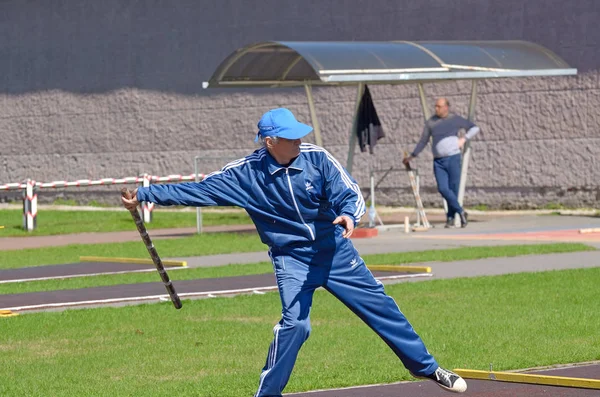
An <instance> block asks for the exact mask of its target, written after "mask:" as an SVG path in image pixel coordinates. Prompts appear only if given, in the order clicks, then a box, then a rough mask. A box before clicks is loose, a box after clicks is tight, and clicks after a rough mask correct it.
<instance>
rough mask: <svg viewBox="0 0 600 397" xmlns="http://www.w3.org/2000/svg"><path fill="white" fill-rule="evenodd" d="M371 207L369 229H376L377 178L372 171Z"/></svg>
mask: <svg viewBox="0 0 600 397" xmlns="http://www.w3.org/2000/svg"><path fill="white" fill-rule="evenodd" d="M370 179H371V206H370V207H369V227H375V217H376V216H377V211H376V210H375V177H374V176H373V171H371V178H370Z"/></svg>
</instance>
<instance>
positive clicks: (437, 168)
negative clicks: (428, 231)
mask: <svg viewBox="0 0 600 397" xmlns="http://www.w3.org/2000/svg"><path fill="white" fill-rule="evenodd" d="M461 158H462V156H461V154H460V153H459V154H455V155H454V156H448V157H440V158H437V159H434V160H433V173H434V174H435V180H436V181H437V186H438V191H439V192H440V194H441V195H442V197H444V199H445V200H446V203H448V213H447V214H446V216H447V219H454V216H455V215H456V214H461V213H462V212H463V209H462V207H461V206H460V204H458V186H459V184H460V166H461Z"/></svg>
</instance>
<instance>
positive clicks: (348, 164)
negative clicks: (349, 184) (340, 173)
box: [346, 83, 365, 173]
mask: <svg viewBox="0 0 600 397" xmlns="http://www.w3.org/2000/svg"><path fill="white" fill-rule="evenodd" d="M364 89H365V83H358V86H357V89H356V105H355V106H354V115H353V119H352V128H351V129H350V143H349V145H348V159H347V161H346V170H348V172H349V173H352V162H353V161H354V149H355V148H356V128H357V126H356V123H357V122H358V108H359V107H360V100H361V98H362V94H363V91H364Z"/></svg>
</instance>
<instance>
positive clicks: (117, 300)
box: [0, 273, 432, 311]
mask: <svg viewBox="0 0 600 397" xmlns="http://www.w3.org/2000/svg"><path fill="white" fill-rule="evenodd" d="M431 276H432V274H431V273H415V274H406V275H395V276H383V277H379V278H378V280H395V279H402V278H416V277H431ZM275 290H277V286H276V285H274V286H268V287H253V288H240V289H231V290H221V291H204V292H184V293H180V294H178V295H179V297H180V298H194V297H203V296H204V297H208V298H213V297H217V296H218V295H239V294H247V293H253V294H261V293H264V292H267V291H275ZM152 300H157V301H165V300H167V301H168V300H169V295H167V294H161V295H148V296H135V297H129V298H112V299H96V300H89V301H75V302H61V303H42V304H39V305H28V306H13V307H1V308H0V310H12V311H26V310H40V309H53V308H61V307H75V306H85V305H99V304H110V303H127V302H143V301H152Z"/></svg>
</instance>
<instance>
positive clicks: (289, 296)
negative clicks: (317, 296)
mask: <svg viewBox="0 0 600 397" xmlns="http://www.w3.org/2000/svg"><path fill="white" fill-rule="evenodd" d="M306 250H307V249H304V252H303V250H302V249H298V250H294V251H291V252H287V253H280V252H276V251H274V250H272V251H271V252H270V254H271V259H272V261H273V267H274V270H275V276H276V279H277V285H278V287H279V294H280V296H281V304H282V318H281V320H280V321H279V323H278V324H277V325H275V328H274V329H273V332H274V335H275V337H274V339H273V342H272V343H271V346H270V348H269V353H268V355H267V361H266V364H265V366H264V368H263V371H262V374H261V376H260V383H259V388H258V391H257V392H256V395H255V397H280V396H281V395H282V394H281V393H282V391H283V389H284V388H285V386H286V384H287V382H288V380H289V377H290V374H291V372H292V369H293V367H294V363H295V362H296V357H297V356H298V351H299V350H300V347H301V346H302V344H303V343H304V341H306V339H307V338H308V336H309V334H310V329H311V328H310V308H311V305H312V298H313V294H314V292H315V289H317V288H318V287H323V288H325V289H326V290H327V291H329V292H330V293H332V294H333V295H334V296H335V297H336V298H338V299H339V300H340V301H341V302H343V303H344V304H345V305H346V306H347V307H348V308H349V309H350V310H352V311H353V312H354V313H355V314H356V315H358V316H359V317H360V318H361V319H362V320H363V321H364V322H365V323H366V324H367V325H368V326H369V327H371V328H372V329H373V330H374V331H375V332H376V333H377V334H378V335H379V336H380V337H381V338H382V339H383V340H384V341H385V342H386V343H387V344H388V346H390V348H391V349H392V350H393V351H394V353H396V355H397V356H398V357H399V358H400V360H401V361H402V363H403V364H404V366H405V367H406V368H407V369H408V370H409V371H410V372H411V373H413V374H414V375H418V376H425V375H429V374H431V373H433V372H434V371H435V370H436V369H437V367H438V364H437V362H436V361H435V359H434V358H433V356H432V355H431V354H429V352H428V351H427V349H426V348H425V345H424V344H423V342H422V340H421V338H420V337H419V335H417V333H416V332H415V331H414V330H413V328H412V326H411V325H410V323H409V322H408V320H407V319H406V318H405V317H404V315H403V314H402V312H401V311H400V309H399V308H398V306H397V305H396V302H395V301H394V300H393V299H392V298H391V297H389V296H387V295H386V294H385V292H384V289H383V285H382V284H381V283H380V282H379V281H377V280H376V279H375V278H374V277H373V275H372V274H371V272H370V271H369V269H367V267H366V266H365V263H364V262H363V260H362V259H361V258H360V256H359V255H358V252H357V251H356V250H355V249H354V246H353V245H352V243H351V242H350V240H348V239H343V238H341V237H339V238H336V247H335V249H334V250H331V251H324V252H320V253H314V252H306ZM308 250H310V248H308Z"/></svg>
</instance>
